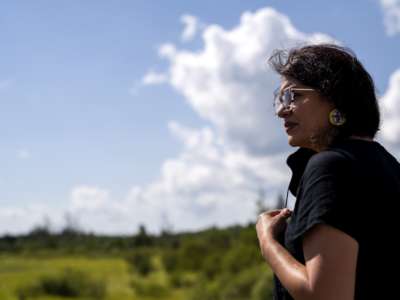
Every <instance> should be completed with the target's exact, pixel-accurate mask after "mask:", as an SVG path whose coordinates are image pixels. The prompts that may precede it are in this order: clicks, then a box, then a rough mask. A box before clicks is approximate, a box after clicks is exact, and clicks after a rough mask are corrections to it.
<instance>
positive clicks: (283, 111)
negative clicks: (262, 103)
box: [276, 105, 292, 118]
mask: <svg viewBox="0 0 400 300" xmlns="http://www.w3.org/2000/svg"><path fill="white" fill-rule="evenodd" d="M291 113H292V109H291V108H290V106H287V107H285V106H284V105H281V106H280V107H279V108H278V110H277V111H276V115H277V116H278V117H279V118H285V117H287V116H289V115H290V114H291Z"/></svg>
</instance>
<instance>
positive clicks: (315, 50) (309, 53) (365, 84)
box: [268, 44, 380, 138]
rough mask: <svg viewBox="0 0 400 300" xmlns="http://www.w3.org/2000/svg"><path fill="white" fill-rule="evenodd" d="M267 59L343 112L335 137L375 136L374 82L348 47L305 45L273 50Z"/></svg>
mask: <svg viewBox="0 0 400 300" xmlns="http://www.w3.org/2000/svg"><path fill="white" fill-rule="evenodd" d="M268 61H269V63H270V65H271V66H272V67H273V69H274V70H275V71H276V72H277V73H278V74H280V75H281V76H283V77H286V78H292V79H295V80H297V81H299V82H300V83H302V84H304V85H307V86H310V87H312V88H314V89H316V90H317V91H318V92H319V93H320V94H321V95H322V96H324V97H325V98H327V99H328V101H331V102H332V103H333V104H334V106H335V107H336V108H337V109H338V110H339V111H340V112H341V113H342V114H344V115H345V117H346V120H347V121H346V123H345V124H344V125H343V126H341V127H340V128H339V133H338V136H341V137H348V136H351V135H357V136H362V137H370V138H373V137H375V135H376V133H377V131H378V130H379V125H380V112H379V107H378V101H377V97H376V94H375V85H374V82H373V80H372V77H371V75H370V74H369V73H368V72H367V71H366V70H365V68H364V67H363V65H362V64H361V62H360V61H359V60H358V59H357V57H356V55H355V54H354V53H353V52H352V51H351V50H350V49H348V48H345V47H341V46H338V45H334V44H318V45H307V46H303V47H300V48H293V49H290V50H276V51H275V52H274V54H273V55H272V56H271V57H270V58H269V60H268Z"/></svg>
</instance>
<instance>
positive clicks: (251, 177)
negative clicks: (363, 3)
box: [82, 8, 334, 231]
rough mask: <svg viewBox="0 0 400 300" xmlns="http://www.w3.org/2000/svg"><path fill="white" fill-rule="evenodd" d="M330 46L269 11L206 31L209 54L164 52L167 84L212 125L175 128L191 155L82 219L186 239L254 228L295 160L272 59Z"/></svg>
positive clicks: (321, 36)
mask: <svg viewBox="0 0 400 300" xmlns="http://www.w3.org/2000/svg"><path fill="white" fill-rule="evenodd" d="M327 41H329V42H334V41H333V40H332V39H331V38H330V37H329V36H327V35H324V34H322V33H312V34H307V33H303V32H300V31H299V30H297V29H296V28H295V27H294V26H293V25H292V23H291V22H290V20H289V19H288V18H287V17H286V16H285V15H283V14H280V13H279V12H277V11H275V10H274V9H271V8H265V9H261V10H259V11H256V12H254V13H251V12H246V13H244V14H243V15H242V17H241V20H240V23H239V24H238V25H237V26H236V27H234V28H232V29H224V28H222V27H221V26H218V25H209V26H207V27H205V29H204V31H203V42H204V46H203V47H202V49H200V50H196V51H189V50H184V49H179V48H178V47H177V46H176V45H174V44H172V43H165V44H163V45H161V47H160V48H159V55H160V57H162V58H164V59H166V60H167V61H168V62H169V67H168V70H167V71H166V72H163V74H168V79H165V78H164V77H163V80H164V79H165V80H167V81H168V83H169V84H171V85H172V87H173V88H175V89H176V90H177V91H178V92H179V93H181V94H182V95H183V96H184V98H185V99H186V101H187V102H188V103H189V104H190V106H191V107H192V108H193V110H194V111H195V112H196V113H197V114H198V115H199V116H200V117H201V118H203V119H204V120H205V121H208V123H209V124H210V125H209V126H208V127H204V128H188V127H186V126H184V125H182V124H180V123H179V122H176V121H171V122H170V123H169V124H168V128H169V130H170V132H171V134H172V135H173V136H174V137H175V138H177V139H179V140H180V141H181V143H182V145H183V150H182V152H181V153H180V154H179V155H178V156H177V157H175V158H171V159H168V160H166V161H165V162H164V163H163V165H162V166H161V171H160V176H159V178H157V179H156V180H154V182H152V183H150V184H148V185H145V186H135V187H133V188H132V189H131V191H130V192H129V193H128V195H127V196H126V198H124V199H121V200H120V201H115V200H114V199H113V201H95V203H96V204H99V203H100V205H95V207H96V209H97V213H96V214H95V213H91V214H90V216H86V217H84V218H82V219H85V220H92V222H96V223H97V224H99V226H100V227H97V228H101V229H102V230H104V228H105V227H107V228H114V229H115V230H117V228H119V230H122V229H123V231H124V230H125V231H126V230H128V229H129V228H131V227H135V226H136V227H137V225H138V224H146V226H147V228H148V229H150V230H152V231H157V230H159V229H160V228H161V227H162V226H163V222H164V220H165V217H163V216H168V219H169V220H170V221H171V223H172V224H173V225H174V228H175V229H176V230H188V229H199V228H202V227H206V226H210V225H219V226H223V225H228V224H233V223H237V222H241V223H243V222H248V221H250V220H254V217H255V200H256V199H257V198H258V193H259V191H260V189H262V190H264V191H265V192H266V195H267V198H268V199H267V201H269V203H270V204H272V203H273V201H274V200H275V199H276V197H277V195H278V193H282V192H284V189H285V188H286V186H287V183H288V180H289V172H288V169H287V167H286V164H285V157H286V155H287V154H288V152H289V151H292V149H290V148H289V147H288V146H287V140H286V136H285V133H284V131H283V130H282V128H281V127H282V126H281V123H280V122H279V121H278V120H277V118H276V117H275V116H274V113H273V111H272V99H271V95H272V94H273V90H274V89H275V88H276V86H277V85H278V78H277V76H276V75H275V74H274V73H273V72H272V71H271V70H269V69H268V68H267V66H266V58H267V57H268V56H269V55H270V54H271V53H272V52H273V50H274V49H276V48H283V47H291V46H295V45H304V44H307V43H316V42H327ZM150 81H151V80H150ZM94 194H95V193H94ZM99 208H101V209H99ZM94 216H97V217H98V218H99V219H98V220H95V219H94ZM107 218H108V219H107ZM100 220H102V221H100ZM107 220H108V221H107ZM106 224H107V225H106ZM121 228H122V229H121ZM99 230H100V229H99Z"/></svg>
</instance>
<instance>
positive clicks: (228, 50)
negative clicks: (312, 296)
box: [159, 8, 333, 155]
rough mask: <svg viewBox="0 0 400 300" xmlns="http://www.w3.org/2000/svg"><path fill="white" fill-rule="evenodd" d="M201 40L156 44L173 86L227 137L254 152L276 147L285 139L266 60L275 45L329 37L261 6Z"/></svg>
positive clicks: (273, 80)
mask: <svg viewBox="0 0 400 300" xmlns="http://www.w3.org/2000/svg"><path fill="white" fill-rule="evenodd" d="M203 41H204V48H203V49H201V50H199V51H187V50H180V49H177V48H176V46H175V45H172V44H165V45H163V46H162V47H160V50H159V53H160V55H161V56H163V57H166V58H167V59H168V60H169V61H170V68H169V73H170V76H171V78H170V82H171V83H172V86H173V87H174V88H175V89H176V90H177V91H178V92H180V93H182V94H183V95H184V97H185V98H186V100H187V101H188V103H189V104H190V105H191V106H192V108H193V109H194V110H195V111H196V112H197V113H198V114H199V115H200V116H201V117H202V118H204V119H205V120H207V121H210V122H211V123H212V124H213V126H215V130H216V131H217V132H218V134H220V135H221V136H223V137H224V139H225V140H227V141H229V142H230V143H232V144H235V146H237V147H242V148H244V149H246V150H247V151H250V152H251V153H253V154H256V155H264V154H266V153H274V152H277V151H279V149H281V148H282V146H283V145H284V144H286V138H285V136H284V134H283V132H282V131H281V129H280V128H281V125H280V122H279V121H278V120H277V119H276V118H275V117H274V114H273V112H272V99H271V97H272V96H271V95H272V92H273V90H274V88H275V87H276V86H277V84H278V78H277V76H276V74H274V73H273V72H272V70H270V69H268V68H267V66H266V59H267V57H269V56H270V55H271V53H272V52H273V50H274V49H276V48H282V47H289V46H293V45H301V44H306V43H311V42H315V41H333V40H332V39H331V38H329V37H328V36H326V35H323V34H320V33H314V34H306V33H302V32H300V31H298V30H297V29H296V28H295V27H294V26H293V25H292V24H291V22H290V20H289V19H288V18H287V17H286V16H285V15H283V14H280V13H278V12H277V11H275V10H274V9H271V8H264V9H260V10H259V11H257V12H255V13H250V12H246V13H244V14H243V15H242V17H241V21H240V24H239V25H238V26H236V27H235V28H233V29H231V30H226V29H224V28H222V27H220V26H218V25H210V26H207V27H206V28H205V30H204V32H203Z"/></svg>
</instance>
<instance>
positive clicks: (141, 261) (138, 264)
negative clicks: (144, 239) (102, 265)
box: [126, 250, 154, 276]
mask: <svg viewBox="0 0 400 300" xmlns="http://www.w3.org/2000/svg"><path fill="white" fill-rule="evenodd" d="M126 261H127V262H128V264H129V265H130V267H131V270H132V271H133V272H137V273H139V274H140V275H142V276H147V275H148V274H149V273H150V272H151V271H153V270H154V267H153V264H152V262H151V254H150V252H149V251H145V250H136V251H135V252H133V253H132V254H131V255H129V256H127V257H126Z"/></svg>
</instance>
